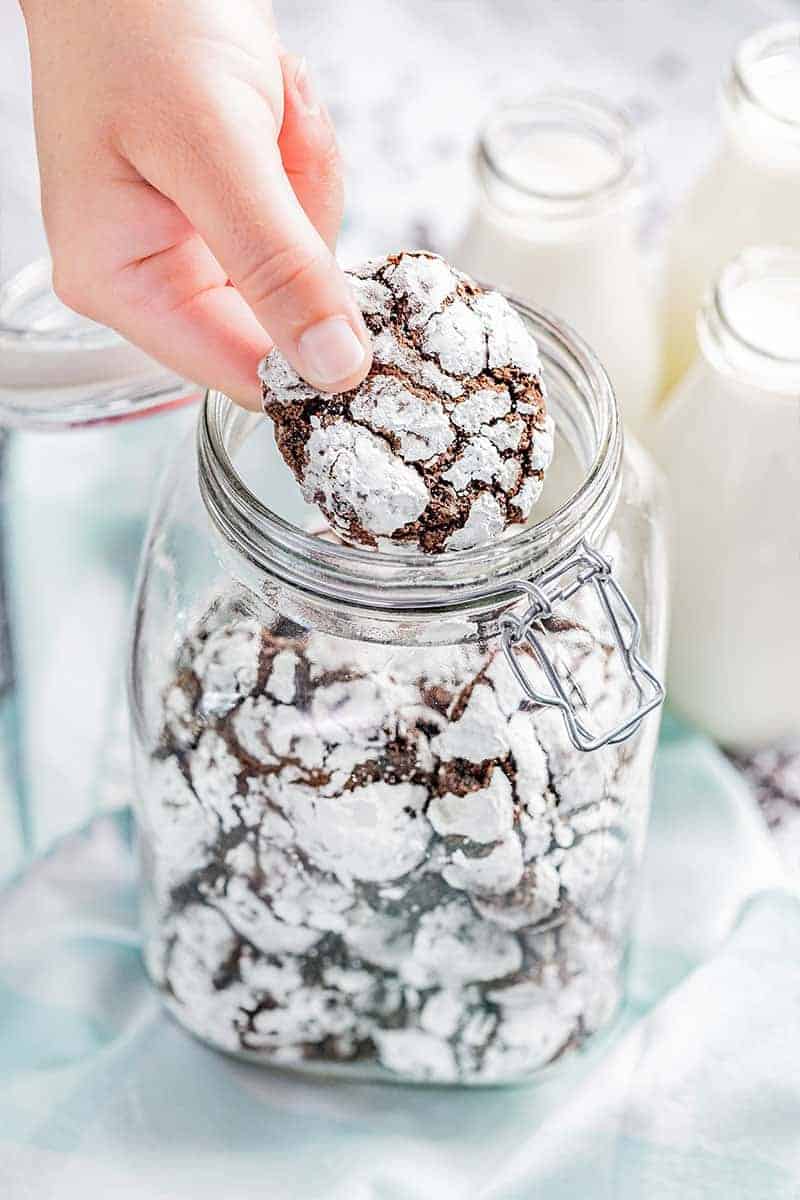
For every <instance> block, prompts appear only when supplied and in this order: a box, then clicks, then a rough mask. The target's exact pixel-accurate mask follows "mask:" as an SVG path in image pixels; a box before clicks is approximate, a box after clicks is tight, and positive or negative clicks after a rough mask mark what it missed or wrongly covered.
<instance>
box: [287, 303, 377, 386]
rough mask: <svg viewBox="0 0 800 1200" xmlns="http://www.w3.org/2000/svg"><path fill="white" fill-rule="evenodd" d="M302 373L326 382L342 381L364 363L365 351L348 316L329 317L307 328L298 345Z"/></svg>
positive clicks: (323, 382)
mask: <svg viewBox="0 0 800 1200" xmlns="http://www.w3.org/2000/svg"><path fill="white" fill-rule="evenodd" d="M297 349H298V352H299V354H300V361H301V363H302V366H303V374H304V375H307V377H308V378H309V380H311V381H312V382H315V383H321V384H324V385H327V384H333V383H341V382H342V380H344V379H348V378H349V377H350V376H351V375H353V374H355V372H356V371H358V369H359V368H360V367H362V366H363V364H364V360H365V358H366V356H367V355H366V350H365V349H364V347H363V346H362V345H361V342H360V341H359V340H358V338H357V337H356V335H355V333H354V331H353V327H352V325H351V324H350V322H349V321H348V320H347V319H346V318H345V317H326V318H325V320H324V321H319V322H318V323H317V324H316V325H312V326H311V328H310V329H307V330H306V331H305V333H304V334H303V336H302V337H301V338H300V341H299V342H298V345H297Z"/></svg>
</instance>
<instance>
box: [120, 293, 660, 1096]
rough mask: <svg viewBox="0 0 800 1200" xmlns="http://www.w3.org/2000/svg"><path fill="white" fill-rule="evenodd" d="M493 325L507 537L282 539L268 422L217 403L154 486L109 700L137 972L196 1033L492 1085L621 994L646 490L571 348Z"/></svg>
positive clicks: (253, 1051) (284, 519)
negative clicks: (508, 356) (129, 820)
mask: <svg viewBox="0 0 800 1200" xmlns="http://www.w3.org/2000/svg"><path fill="white" fill-rule="evenodd" d="M520 312H521V313H522V315H523V318H524V319H525V321H526V322H527V323H528V325H529V327H530V329H531V331H532V332H533V334H534V336H535V337H536V339H537V341H538V343H539V348H540V351H541V354H542V358H543V366H544V375H545V380H546V383H547V385H548V389H549V391H548V394H549V403H550V410H551V412H552V413H553V415H554V417H555V422H556V429H557V453H556V462H555V463H554V465H553V467H551V470H550V473H549V475H548V480H547V484H546V488H545V496H544V497H543V500H542V502H541V504H542V505H543V507H542V508H541V509H540V512H541V514H542V515H541V519H540V520H539V521H538V523H536V524H533V525H531V526H529V527H527V528H524V529H523V530H521V531H520V532H517V533H516V534H514V535H513V536H509V537H508V538H506V539H501V540H500V541H498V542H496V543H493V544H491V545H489V546H486V547H483V548H478V549H475V550H466V551H461V552H457V553H449V554H444V555H438V556H425V555H424V554H418V553H411V552H405V553H398V554H385V553H381V552H375V551H370V550H365V549H355V548H351V547H347V546H344V545H343V544H341V543H339V542H338V541H337V540H336V539H335V538H333V537H332V535H330V534H326V533H323V534H322V535H321V536H317V535H315V534H314V533H309V532H306V530H308V529H313V528H316V529H317V530H319V523H318V521H317V522H316V524H315V518H314V515H313V512H311V511H310V510H308V509H307V508H306V506H305V505H304V504H303V502H302V500H301V499H300V494H299V489H298V488H297V487H296V485H295V483H294V481H293V479H292V478H291V477H290V476H289V473H288V471H287V469H286V468H285V467H283V465H282V463H281V460H280V458H279V457H278V452H277V450H276V449H275V446H274V438H273V436H272V432H271V426H270V423H269V422H268V421H267V419H266V418H264V417H259V416H255V415H253V414H251V413H245V412H243V411H242V410H240V409H238V408H237V407H236V406H234V405H233V404H232V403H231V402H230V401H229V400H228V399H226V398H225V397H224V396H221V395H219V394H216V393H210V394H209V395H208V397H207V399H206V403H205V406H204V409H203V411H202V414H201V419H200V425H199V431H198V443H197V460H195V456H194V455H192V454H191V453H190V452H189V450H188V448H186V451H185V452H184V453H182V454H181V456H180V458H179V459H178V460H177V462H176V464H175V466H174V467H173V470H172V473H171V475H170V476H169V477H168V478H167V480H166V481H165V485H164V488H163V491H162V495H161V502H160V505H159V506H158V509H157V512H156V514H155V517H154V522H153V525H152V527H151V530H150V534H149V537H148V542H147V546H146V549H145V555H144V560H143V568H142V574H141V582H140V587H139V595H138V604H137V617H136V629H135V635H134V644H133V664H132V686H131V701H132V710H133V722H132V723H133V728H134V742H135V747H134V753H135V759H136V774H137V796H138V822H139V831H140V844H141V852H142V865H143V920H144V929H145V946H146V962H147V966H148V970H149V972H150V975H151V976H152V979H153V981H154V982H155V984H156V986H157V987H158V988H159V989H160V990H161V993H162V996H163V999H164V1003H165V1004H166V1006H167V1008H168V1009H169V1011H170V1012H171V1013H173V1014H174V1015H175V1016H176V1017H177V1019H178V1020H179V1021H180V1022H181V1023H182V1024H183V1025H185V1026H186V1027H187V1028H188V1029H189V1030H191V1031H192V1032H193V1033H194V1034H195V1035H197V1036H198V1037H200V1038H202V1039H203V1040H205V1041H207V1042H210V1043H212V1044H213V1045H215V1046H217V1047H219V1048H221V1049H224V1050H227V1051H229V1052H232V1053H234V1054H238V1055H241V1056H244V1057H246V1058H249V1059H253V1060H254V1061H258V1062H263V1063H272V1064H279V1065H281V1066H284V1067H293V1068H311V1069H316V1070H325V1071H332V1072H342V1073H365V1074H367V1075H370V1076H374V1077H378V1078H389V1079H391V1078H396V1079H417V1080H429V1081H434V1082H463V1083H490V1082H500V1081H505V1080H512V1079H516V1078H521V1077H526V1076H528V1075H531V1074H534V1073H536V1072H538V1071H540V1070H542V1069H544V1068H545V1067H546V1066H548V1065H549V1064H551V1063H554V1062H555V1061H556V1060H560V1059H561V1058H562V1056H564V1055H565V1054H567V1052H568V1051H572V1050H574V1049H577V1048H578V1047H580V1046H582V1045H583V1044H584V1043H585V1042H586V1041H587V1039H589V1038H591V1036H592V1035H593V1034H595V1033H596V1032H597V1031H598V1030H600V1029H603V1028H605V1027H607V1026H608V1024H609V1022H610V1021H611V1019H612V1016H613V1014H614V1012H615V1011H616V1009H617V1004H618V1001H619V999H620V994H621V988H622V974H621V972H622V966H623V962H624V957H625V949H626V943H627V937H628V924H629V919H630V915H631V906H632V903H633V898H634V894H635V879H636V872H637V867H638V863H639V860H640V856H641V853H642V844H643V839H644V834H645V825H646V820H647V811H648V803H649V793H650V773H651V764H652V759H653V752H654V747H655V741H656V736H657V727H658V721H657V719H656V717H655V716H654V715H649V716H646V714H652V713H653V710H654V709H656V708H657V706H658V704H659V702H660V695H661V693H660V688H659V685H658V681H657V679H656V678H655V676H654V674H653V672H652V670H651V669H650V668H648V667H647V666H646V665H645V661H644V660H645V659H647V661H649V662H650V663H652V664H653V665H654V667H655V669H656V670H658V669H659V668H660V666H661V663H662V656H663V651H664V607H665V606H664V592H665V577H664V559H663V539H662V530H661V497H660V493H659V488H658V484H657V478H656V475H655V472H654V470H653V468H652V466H651V464H650V462H649V460H648V459H647V458H646V456H645V455H644V452H643V451H641V450H640V449H639V448H638V447H636V446H634V447H632V448H630V449H629V450H628V451H626V452H625V455H624V457H623V441H622V434H621V430H620V425H619V420H618V415H617V409H616V403H615V400H614V397H613V393H612V391H611V388H610V385H609V383H608V379H607V377H606V376H605V374H604V372H603V371H602V368H601V367H600V366H599V364H598V363H597V360H596V359H595V358H594V356H593V355H592V354H591V352H590V351H588V350H587V349H586V348H585V347H584V346H583V344H582V343H581V342H580V341H579V340H578V339H577V338H576V337H575V336H574V335H572V334H571V333H570V332H568V331H567V330H566V329H565V328H564V327H562V326H561V325H559V324H557V323H556V322H554V321H553V320H551V319H548V318H546V317H544V316H542V315H541V314H536V313H534V312H533V311H531V310H528V309H525V308H522V307H520ZM605 556H608V558H610V559H612V560H613V574H612V573H611V571H610V567H609V565H608V562H607V560H606V557H605ZM620 588H624V590H625V593H626V594H627V599H624V598H623V595H622V592H621V591H620V590H619V589H620ZM627 605H631V606H633V607H626V606H627ZM634 608H635V610H636V612H637V613H638V614H639V617H640V618H641V627H642V630H643V636H642V638H641V646H639V624H638V621H637V620H636V618H635V617H634V615H633V609H634ZM617 639H619V641H618V640H617ZM517 671H519V672H520V674H519V676H518V675H517ZM579 746H580V747H582V748H578V747H579ZM592 747H594V748H592Z"/></svg>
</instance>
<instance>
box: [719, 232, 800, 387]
mask: <svg viewBox="0 0 800 1200" xmlns="http://www.w3.org/2000/svg"><path fill="white" fill-rule="evenodd" d="M697 332H698V338H699V342H700V346H701V348H702V350H703V353H704V355H705V357H706V359H707V360H708V361H709V362H710V363H711V365H712V366H713V367H714V369H715V370H717V371H721V372H723V373H724V374H726V375H730V376H733V377H734V378H735V379H736V380H737V381H739V382H741V383H745V384H747V385H749V386H752V387H759V388H763V389H764V390H766V391H773V392H786V393H788V394H791V395H796V394H797V391H798V389H800V349H799V348H800V250H793V249H790V248H788V247H751V248H750V249H748V250H745V251H744V252H743V253H742V254H740V255H739V256H738V257H737V258H735V259H734V260H733V262H731V263H729V265H728V266H727V267H726V268H725V270H724V271H723V272H722V274H721V275H720V277H719V279H718V281H717V283H716V286H715V287H714V289H713V291H712V292H711V294H710V296H709V297H708V299H707V301H706V304H705V306H704V307H703V309H702V310H701V311H700V314H699V316H698V322H697Z"/></svg>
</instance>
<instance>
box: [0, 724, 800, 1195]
mask: <svg viewBox="0 0 800 1200" xmlns="http://www.w3.org/2000/svg"><path fill="white" fill-rule="evenodd" d="M129 824H130V823H129V819H128V818H127V816H125V815H124V814H120V815H117V816H115V817H102V818H98V819H97V820H96V821H95V822H94V823H93V824H91V825H90V826H89V827H88V828H87V829H86V830H85V831H83V832H82V833H79V834H76V835H73V836H71V837H69V838H67V839H66V840H64V841H62V842H61V843H60V844H59V845H58V847H57V848H56V849H55V850H54V851H53V852H51V853H50V854H49V855H48V856H47V857H46V858H44V859H41V860H40V861H39V862H38V863H37V864H35V865H34V867H33V868H32V869H29V870H28V871H27V873H26V874H25V875H23V876H21V877H19V878H17V879H16V880H15V881H14V882H13V883H12V884H11V885H10V886H8V887H7V888H6V890H5V892H4V893H2V894H0V933H1V934H2V939H1V946H0V1027H1V1028H2V1044H1V1047H0V1071H1V1072H2V1086H0V1195H2V1196H3V1197H5V1198H7V1200H45V1198H46V1200H87V1198H88V1200H95V1198H98V1200H134V1198H135V1200H206V1198H210V1197H215V1198H216V1200H256V1198H261V1197H264V1198H265V1200H311V1198H314V1200H323V1198H324V1200H432V1198H433V1197H436V1200H456V1198H458V1200H463V1198H467V1197H468V1198H469V1200H522V1198H525V1200H528V1198H536V1200H667V1198H670V1200H672V1198H680V1200H695V1198H701V1197H702V1200H717V1198H719V1200H723V1198H724V1200H739V1198H747V1200H751V1198H752V1200H789V1198H790V1197H791V1198H792V1200H795V1198H796V1197H797V1196H798V1195H800V899H798V898H797V897H796V896H795V895H794V894H793V893H792V891H791V881H788V880H787V879H786V878H785V877H784V873H783V868H782V866H781V864H780V861H779V860H778V858H777V855H776V852H775V850H774V848H773V846H772V843H771V841H770V838H769V835H768V833H767V831H766V829H765V828H764V826H763V825H762V823H761V819H760V817H759V815H758V812H757V810H756V808H755V806H754V805H753V803H752V800H751V799H750V797H749V795H748V793H747V792H746V790H745V788H744V785H743V784H742V782H741V780H740V779H739V777H738V775H737V774H736V772H735V771H734V770H733V769H732V768H731V767H730V766H728V764H727V763H726V762H725V761H724V760H723V759H722V758H721V757H720V756H719V755H718V754H717V753H716V751H714V750H713V749H712V747H711V746H709V745H708V743H706V742H705V741H703V740H702V739H700V738H696V737H694V736H691V735H688V734H686V733H684V732H682V731H681V730H679V729H678V728H677V727H676V726H670V727H669V729H668V730H667V733H666V734H665V736H664V737H663V738H662V745H661V750H660V755H659V764H658V774H657V797H656V804H655V811H654V818H653V824H652V833H651V842H650V850H649V855H648V860H647V864H646V870H645V879H644V889H643V895H642V904H641V910H640V920H639V923H638V930H637V936H636V939H635V942H634V948H633V954H632V959H631V968H630V989H629V1001H628V1004H627V1008H626V1011H625V1012H624V1013H623V1016H622V1018H621V1021H620V1023H619V1025H618V1027H617V1029H616V1030H615V1031H614V1033H613V1035H612V1036H611V1037H610V1038H609V1039H607V1040H606V1044H605V1046H603V1047H601V1048H600V1049H599V1050H597V1051H595V1052H594V1053H593V1054H592V1055H589V1056H588V1058H587V1059H585V1060H581V1061H579V1063H578V1065H577V1066H576V1067H575V1068H573V1069H571V1070H568V1071H566V1073H565V1074H562V1075H556V1076H555V1077H553V1078H552V1079H551V1080H550V1081H549V1082H547V1083H542V1084H539V1085H538V1086H527V1087H516V1088H503V1089H496V1090H481V1089H477V1090H474V1091H467V1090H459V1089H444V1088H443V1089H423V1088H415V1087H403V1086H399V1085H398V1086H386V1085H381V1084H352V1083H338V1082H330V1081H328V1082H319V1081H316V1082H314V1081H310V1080H308V1079H301V1078H299V1077H296V1076H294V1077H293V1076H291V1075H288V1074H281V1073H278V1072H275V1071H271V1070H265V1069H261V1068H258V1067H253V1066H250V1065H245V1064H243V1063H240V1062H238V1061H235V1060H233V1059H229V1058H225V1057H223V1056H221V1055H218V1054H216V1053H215V1052H213V1051H211V1050H209V1049H207V1048H205V1047H204V1046H202V1045H200V1044H199V1043H197V1042H195V1041H193V1040H192V1039H191V1038H190V1037H188V1036H187V1035H186V1034H184V1033H183V1032H182V1031H181V1030H180V1029H179V1028H178V1027H177V1026H175V1025H174V1024H173V1023H172V1022H171V1021H170V1020H169V1019H168V1018H167V1017H166V1016H164V1015H163V1013H162V1012H161V1010H160V1007H159V1003H158V1000H157V998H156V997H155V995H154V994H153V992H152V990H151V989H150V987H149V985H148V983H147V981H146V980H145V977H144V973H143V970H142V966H141V962H140V959H139V949H138V936H137V930H136V911H135V867H134V864H133V860H132V855H131V853H130V829H129Z"/></svg>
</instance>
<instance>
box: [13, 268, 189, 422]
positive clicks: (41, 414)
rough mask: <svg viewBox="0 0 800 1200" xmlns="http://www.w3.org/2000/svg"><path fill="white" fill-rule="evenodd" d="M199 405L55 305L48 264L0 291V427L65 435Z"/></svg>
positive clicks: (96, 328) (116, 340)
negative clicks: (75, 429) (63, 431)
mask: <svg viewBox="0 0 800 1200" xmlns="http://www.w3.org/2000/svg"><path fill="white" fill-rule="evenodd" d="M198 398H199V390H198V388H197V385H196V384H193V383H189V382H187V381H186V380H184V379H181V378H180V377H179V376H178V375H175V374H174V373H173V372H172V371H169V370H168V369H167V368H166V367H164V366H162V365H161V364H160V363H157V362H156V361H155V360H154V359H152V358H150V357H149V356H148V355H147V354H145V353H144V352H143V351H142V350H139V349H138V348H137V347H135V346H133V345H131V343H130V342H127V341H126V340H125V339H124V338H122V337H120V335H119V334H118V333H115V332H114V331H113V330H112V329H108V328H106V327H105V326H103V325H98V324H96V323H95V322H94V321H90V320H88V319H87V318H85V317H81V316H79V315H78V314H77V313H75V312H73V311H72V310H71V309H69V308H67V307H66V305H64V304H62V303H61V301H60V300H59V299H58V297H57V296H56V294H55V292H54V291H53V284H52V272H51V266H50V262H49V260H48V259H38V260H37V261H36V262H32V263H30V264H29V265H28V266H27V267H25V268H24V269H23V270H22V271H20V272H19V273H18V274H17V275H15V276H14V277H13V278H12V279H10V280H9V281H8V282H7V283H6V284H5V285H4V286H3V287H2V288H0V423H2V424H5V425H10V426H16V427H19V428H38V429H67V428H72V427H74V426H77V425H88V424H95V423H98V422H106V421H118V420H123V419H126V418H131V417H137V416H141V415H144V414H146V413H152V412H154V411H160V410H162V409H165V408H172V407H175V406H177V405H180V404H184V403H188V402H189V401H191V400H195V399H198Z"/></svg>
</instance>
